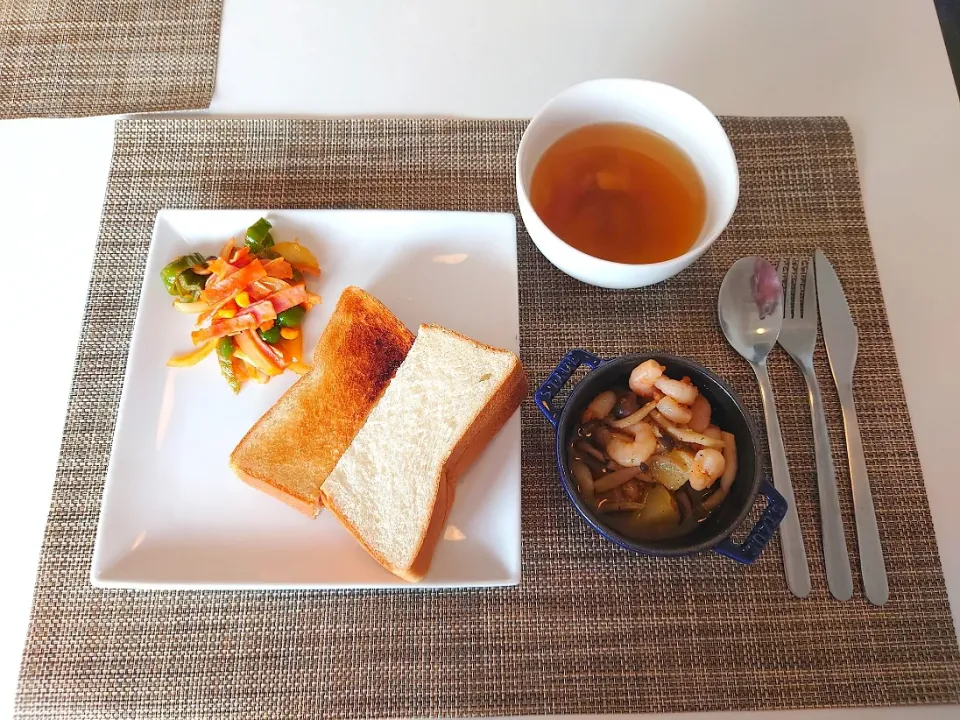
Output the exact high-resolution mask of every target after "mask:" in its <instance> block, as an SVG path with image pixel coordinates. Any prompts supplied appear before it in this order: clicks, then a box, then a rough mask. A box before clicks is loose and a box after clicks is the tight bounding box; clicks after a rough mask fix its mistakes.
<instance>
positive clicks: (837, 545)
mask: <svg viewBox="0 0 960 720" xmlns="http://www.w3.org/2000/svg"><path fill="white" fill-rule="evenodd" d="M803 377H804V379H806V381H807V390H808V392H809V394H810V414H811V416H812V417H813V449H814V451H815V453H816V456H817V488H818V489H819V491H820V525H821V528H822V531H823V560H824V564H825V565H826V568H827V585H828V586H829V587H830V592H831V593H832V594H833V596H834V597H835V598H836V599H837V600H849V599H850V598H851V597H852V596H853V575H852V573H851V572H850V557H849V555H847V539H846V536H845V535H844V532H843V515H842V513H841V512H840V497H839V496H838V494H837V474H836V471H835V470H834V467H833V456H832V454H831V453H830V435H829V433H828V432H827V419H826V417H825V416H824V413H823V398H822V397H821V395H820V384H819V383H818V382H817V376H816V373H815V372H814V370H813V365H805V366H804V367H803Z"/></svg>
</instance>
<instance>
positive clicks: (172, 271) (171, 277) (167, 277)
mask: <svg viewBox="0 0 960 720" xmlns="http://www.w3.org/2000/svg"><path fill="white" fill-rule="evenodd" d="M205 262H206V260H205V259H204V257H203V255H201V254H200V253H190V254H189V255H183V256H181V257H178V258H177V259H176V260H174V261H173V262H171V263H168V264H167V266H166V267H165V268H163V270H161V271H160V279H161V280H163V286H164V287H165V288H166V289H167V292H168V293H170V294H171V295H181V292H180V290H179V288H177V286H176V282H177V278H178V277H180V274H181V273H182V272H184V271H185V270H187V269H189V268H192V267H193V266H194V265H203V264H204V263H205ZM198 277H199V276H198Z"/></svg>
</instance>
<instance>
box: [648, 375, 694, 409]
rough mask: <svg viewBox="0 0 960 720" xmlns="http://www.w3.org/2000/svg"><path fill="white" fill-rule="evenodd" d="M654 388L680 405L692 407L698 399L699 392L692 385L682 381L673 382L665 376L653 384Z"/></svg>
mask: <svg viewBox="0 0 960 720" xmlns="http://www.w3.org/2000/svg"><path fill="white" fill-rule="evenodd" d="M653 385H654V387H656V388H657V390H659V391H660V392H662V393H663V394H664V395H666V396H668V397H672V398H673V399H674V400H676V401H677V402H678V403H682V404H683V405H692V404H693V401H694V400H696V399H697V395H698V394H699V392H698V391H697V388H696V386H695V385H693V384H692V383H686V382H683V381H682V380H673V379H671V378H668V377H667V376H666V375H663V376H661V377H659V378H657V380H656V382H654V383H653Z"/></svg>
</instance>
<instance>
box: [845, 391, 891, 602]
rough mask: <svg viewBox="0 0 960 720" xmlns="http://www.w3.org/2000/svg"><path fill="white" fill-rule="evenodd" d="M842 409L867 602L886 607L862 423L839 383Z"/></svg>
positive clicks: (850, 393) (886, 588)
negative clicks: (861, 428) (861, 435)
mask: <svg viewBox="0 0 960 720" xmlns="http://www.w3.org/2000/svg"><path fill="white" fill-rule="evenodd" d="M837 394H838V395H839V397H840V408H841V409H842V410H843V429H844V432H845V433H846V435H847V455H848V456H849V458H850V484H851V485H852V487H853V515H854V518H856V521H857V547H858V548H859V550H860V572H861V574H862V575H863V589H864V592H865V593H866V596H867V600H869V601H870V602H871V603H873V604H874V605H883V604H884V603H885V602H887V598H888V597H889V595H890V588H889V586H888V585H887V568H886V565H885V564H884V561H883V546H882V545H881V544H880V530H879V528H878V527H877V513H876V511H875V510H874V509H873V495H872V494H871V492H870V479H869V477H868V476H867V462H866V460H865V459H864V457H863V441H862V440H861V439H860V424H859V423H858V422H857V410H856V408H855V407H854V405H853V387H852V385H850V384H846V383H844V384H842V385H841V384H840V383H838V384H837Z"/></svg>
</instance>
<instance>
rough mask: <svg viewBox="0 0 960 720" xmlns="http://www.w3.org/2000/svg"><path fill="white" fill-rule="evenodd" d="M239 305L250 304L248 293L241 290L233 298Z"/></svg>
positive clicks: (245, 305)
mask: <svg viewBox="0 0 960 720" xmlns="http://www.w3.org/2000/svg"><path fill="white" fill-rule="evenodd" d="M234 300H236V302H237V305H238V306H239V307H247V306H248V305H249V304H250V293H248V292H242V293H240V294H239V295H237V297H235V298H234Z"/></svg>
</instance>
